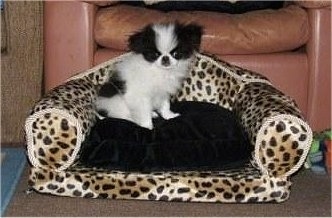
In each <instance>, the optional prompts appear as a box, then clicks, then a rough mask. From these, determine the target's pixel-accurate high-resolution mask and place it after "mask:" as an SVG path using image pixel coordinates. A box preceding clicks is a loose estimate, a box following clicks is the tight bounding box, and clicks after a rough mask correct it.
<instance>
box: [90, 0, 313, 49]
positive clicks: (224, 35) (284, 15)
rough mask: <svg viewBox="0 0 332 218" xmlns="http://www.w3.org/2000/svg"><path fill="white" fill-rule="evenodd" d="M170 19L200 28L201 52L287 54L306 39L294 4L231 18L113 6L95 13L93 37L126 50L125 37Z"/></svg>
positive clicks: (303, 23) (306, 26) (304, 16)
mask: <svg viewBox="0 0 332 218" xmlns="http://www.w3.org/2000/svg"><path fill="white" fill-rule="evenodd" d="M174 20H178V21H179V22H183V23H189V22H195V23H198V24H200V25H202V26H203V27H204V35H203V39H202V46H201V48H202V51H203V52H208V53H214V54H219V55H223V54H259V53H271V52H281V51H290V50H293V49H296V48H298V47H300V46H302V45H304V44H305V43H306V42H307V41H308V38H309V22H308V17H307V13H306V12H305V10H304V9H302V8H301V7H299V6H296V5H289V6H287V7H284V8H281V9H279V10H269V9H267V10H259V11H251V12H247V13H243V14H232V15H231V14H226V13H218V12H206V11H192V12H187V11H171V12H161V11H156V10H151V9H146V8H142V7H135V6H128V5H114V6H110V7H105V8H101V9H100V10H98V11H97V14H96V22H95V29H94V37H95V40H96V42H97V44H99V45H100V46H102V47H106V48H112V49H116V50H126V49H127V39H128V36H129V35H131V34H132V33H134V32H135V31H137V30H139V29H141V28H143V27H144V26H145V25H146V24H149V23H154V22H171V21H174Z"/></svg>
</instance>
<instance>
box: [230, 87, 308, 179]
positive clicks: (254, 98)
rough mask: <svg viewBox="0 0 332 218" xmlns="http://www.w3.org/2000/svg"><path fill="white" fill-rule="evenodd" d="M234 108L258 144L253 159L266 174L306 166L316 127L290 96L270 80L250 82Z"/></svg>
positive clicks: (254, 143)
mask: <svg viewBox="0 0 332 218" xmlns="http://www.w3.org/2000/svg"><path fill="white" fill-rule="evenodd" d="M233 109H234V111H235V113H236V114H237V116H238V117H239V119H240V121H241V123H242V125H243V127H244V128H245V129H246V131H247V132H248V134H249V138H250V140H251V143H252V144H253V145H255V152H254V154H253V163H254V164H255V165H256V166H257V167H258V168H259V169H260V170H261V171H262V173H263V174H269V175H270V176H275V177H280V176H289V175H291V174H292V173H294V172H295V171H296V170H297V169H299V167H300V166H302V164H303V163H304V160H305V158H306V155H307V153H308V150H309V148H310V144H311V140H312V131H311V129H310V127H309V126H308V125H307V124H306V123H305V122H304V121H303V120H302V116H301V113H300V111H299V109H298V107H297V106H296V104H295V102H294V101H293V100H292V99H291V98H290V97H288V96H286V95H284V94H283V93H282V92H280V91H279V90H277V89H276V88H274V87H273V86H272V85H270V84H268V83H248V84H246V85H244V86H243V87H242V89H241V90H240V91H239V93H238V97H237V99H236V101H235V102H234V108H233Z"/></svg>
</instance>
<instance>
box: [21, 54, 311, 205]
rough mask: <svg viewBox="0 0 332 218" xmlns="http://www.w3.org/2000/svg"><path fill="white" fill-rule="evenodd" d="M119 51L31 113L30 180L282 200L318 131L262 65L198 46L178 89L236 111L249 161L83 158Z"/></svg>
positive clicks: (155, 193)
mask: <svg viewBox="0 0 332 218" xmlns="http://www.w3.org/2000/svg"><path fill="white" fill-rule="evenodd" d="M125 55H126V54H124V55H123V56H119V57H117V58H114V59H112V60H109V61H107V62H104V63H102V64H100V65H98V66H96V67H94V68H92V69H90V70H87V71H85V72H82V73H79V74H77V75H76V76H73V77H71V78H70V79H68V80H67V81H66V82H65V83H64V84H63V85H60V86H58V87H56V88H55V89H53V90H52V91H50V92H49V93H48V94H47V95H45V96H44V97H43V98H42V99H41V100H40V101H39V102H37V103H36V105H35V106H34V107H33V109H32V110H31V114H30V115H29V117H28V118H27V120H26V123H25V131H26V139H27V151H28V152H27V154H28V158H29V160H30V164H31V170H30V176H29V182H28V185H29V186H30V187H31V188H32V189H34V190H35V191H37V192H40V193H48V194H53V195H59V196H70V197H86V198H111V199H140V200H161V201H191V202H225V203H226V202H227V203H228V202H229V203H234V202H241V203H245V202H283V201H285V200H287V199H288V198H289V196H290V186H291V181H290V180H291V175H292V174H293V173H295V172H296V171H297V170H298V169H299V168H300V167H301V166H302V165H303V163H304V161H305V158H306V156H307V153H308V150H309V147H310V144H311V141H312V131H311V129H310V127H309V126H308V125H307V124H306V122H305V121H304V120H303V117H302V116H301V112H300V110H299V109H298V107H297V106H296V104H295V102H294V101H293V100H292V99H291V98H290V97H288V96H286V95H284V94H283V93H282V92H281V91H279V90H278V89H276V88H275V87H274V86H273V85H272V84H271V83H270V82H269V80H268V79H267V78H265V77H264V76H262V75H259V74H258V73H255V72H252V71H249V70H245V69H242V68H240V67H237V66H233V65H231V64H229V63H226V62H224V61H221V60H218V59H216V58H214V57H210V56H208V55H205V54H199V53H197V54H196V55H195V60H194V61H193V64H192V67H191V69H190V73H189V74H190V75H189V77H188V78H187V79H186V80H185V81H184V83H183V86H182V89H181V90H180V91H179V92H178V93H177V94H176V95H175V96H174V99H173V100H174V101H178V102H183V101H186V102H205V103H210V104H213V105H217V106H219V107H221V108H223V109H227V110H228V111H231V112H232V113H233V114H234V116H235V117H236V120H237V121H238V123H239V124H240V125H241V128H242V129H243V130H244V131H245V133H246V135H247V137H248V142H247V143H248V144H249V146H251V150H252V153H251V158H250V162H248V163H246V164H245V165H241V166H236V167H235V166H234V167H231V168H225V169H218V170H216V169H206V168H205V169H199V168H198V169H197V170H194V169H190V170H189V169H188V170H161V171H154V170H152V171H145V170H143V171H140V170H132V171H130V170H119V169H111V168H105V167H100V166H99V167H98V166H90V165H89V166H88V165H84V164H82V161H80V156H81V153H82V148H83V147H84V146H83V144H84V142H86V139H87V138H89V136H90V133H91V132H92V130H93V127H94V126H95V124H96V123H97V115H96V108H95V104H94V103H95V101H96V97H97V94H98V91H99V89H100V87H101V86H102V85H103V84H105V83H106V82H107V81H108V80H109V78H110V77H111V76H112V74H113V66H114V63H116V62H117V61H119V60H121V58H123V57H124V56H125Z"/></svg>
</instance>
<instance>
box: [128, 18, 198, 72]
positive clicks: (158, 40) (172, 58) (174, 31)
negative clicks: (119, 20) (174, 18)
mask: <svg viewBox="0 0 332 218" xmlns="http://www.w3.org/2000/svg"><path fill="white" fill-rule="evenodd" d="M201 36H202V27H200V26H198V25H196V24H188V25H182V24H179V23H167V24H151V25H148V26H146V27H145V28H144V29H142V30H141V31H139V32H137V33H135V34H134V35H132V36H130V37H129V49H130V50H131V51H133V52H135V53H138V54H142V55H143V57H144V59H145V60H146V61H148V62H150V63H153V64H156V65H157V66H158V67H161V68H165V69H168V68H174V67H176V66H177V65H178V63H179V62H180V61H187V60H189V59H190V58H191V56H192V55H193V53H194V52H195V51H198V50H199V46H200V43H201Z"/></svg>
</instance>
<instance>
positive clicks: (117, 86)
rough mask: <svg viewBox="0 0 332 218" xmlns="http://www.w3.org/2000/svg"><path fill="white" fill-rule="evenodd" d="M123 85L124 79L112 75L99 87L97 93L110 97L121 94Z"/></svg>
mask: <svg viewBox="0 0 332 218" xmlns="http://www.w3.org/2000/svg"><path fill="white" fill-rule="evenodd" d="M125 85H126V82H125V81H123V80H121V79H120V78H119V77H118V76H117V75H114V76H112V77H111V78H110V80H109V81H108V82H107V83H105V84H104V85H103V86H102V87H101V88H100V90H99V93H98V95H99V96H102V97H109V98H110V97H112V96H114V95H117V94H123V93H124V92H125Z"/></svg>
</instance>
